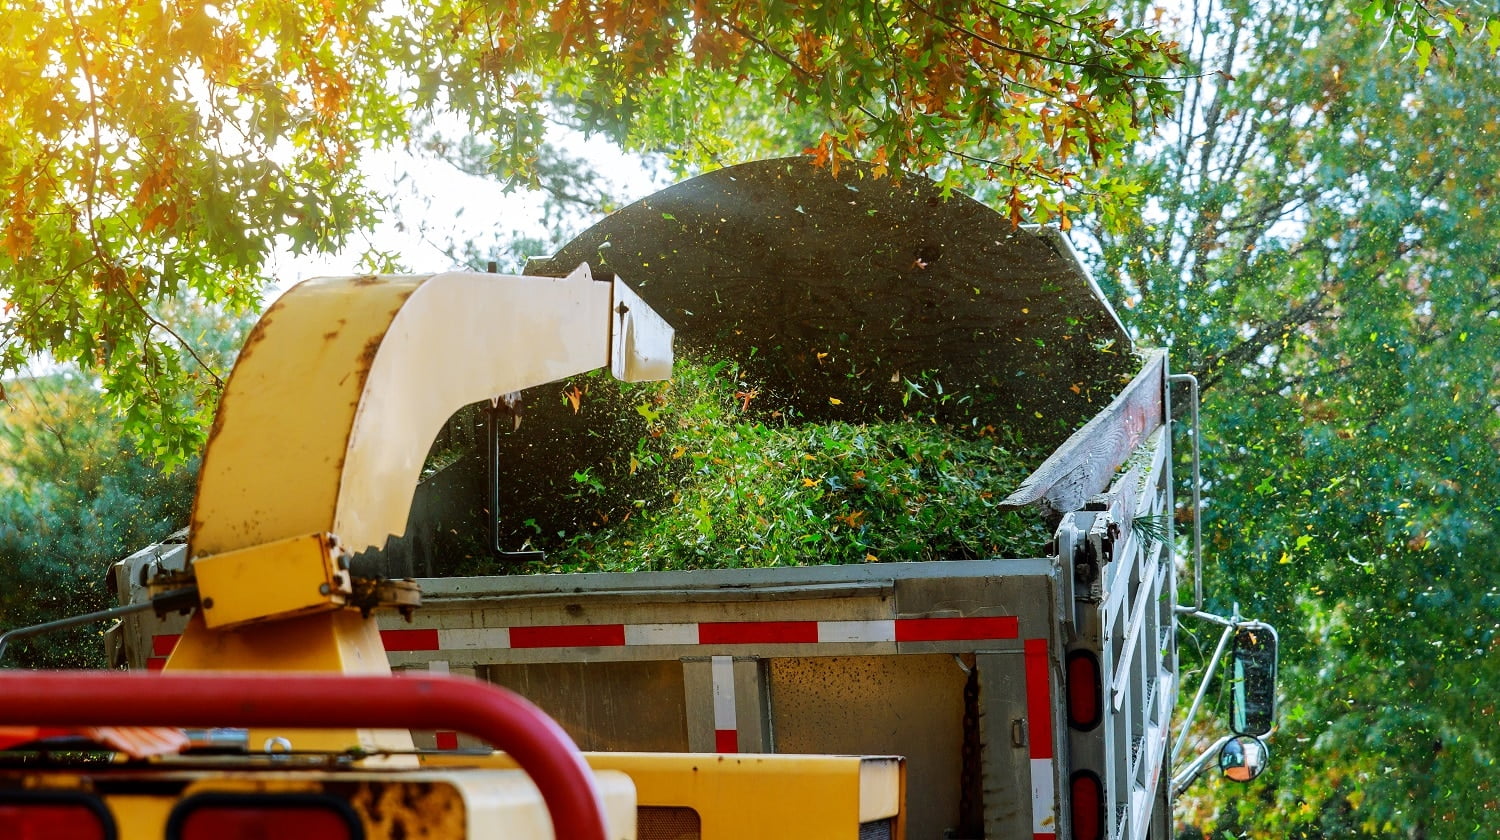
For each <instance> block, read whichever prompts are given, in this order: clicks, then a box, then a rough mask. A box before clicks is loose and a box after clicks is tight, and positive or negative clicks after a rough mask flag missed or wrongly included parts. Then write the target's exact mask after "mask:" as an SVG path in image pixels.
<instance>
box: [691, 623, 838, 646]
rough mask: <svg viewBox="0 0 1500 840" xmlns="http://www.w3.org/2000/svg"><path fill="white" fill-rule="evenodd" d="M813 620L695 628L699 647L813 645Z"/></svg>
mask: <svg viewBox="0 0 1500 840" xmlns="http://www.w3.org/2000/svg"><path fill="white" fill-rule="evenodd" d="M817 642H818V622H816V621H713V622H702V623H700V624H699V625H698V644H700V645H775V644H817Z"/></svg>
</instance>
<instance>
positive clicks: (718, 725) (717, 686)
mask: <svg viewBox="0 0 1500 840" xmlns="http://www.w3.org/2000/svg"><path fill="white" fill-rule="evenodd" d="M710 667H711V668H712V670H713V682H714V750H715V751H716V752H739V751H740V745H739V722H738V719H737V718H736V715H735V709H734V657H731V656H715V657H713V658H712V659H711V660H710Z"/></svg>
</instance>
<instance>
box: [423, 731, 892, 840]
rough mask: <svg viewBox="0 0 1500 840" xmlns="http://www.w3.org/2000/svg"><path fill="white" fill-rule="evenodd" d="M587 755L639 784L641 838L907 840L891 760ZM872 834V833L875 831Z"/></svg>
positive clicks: (431, 760) (464, 762) (450, 759)
mask: <svg viewBox="0 0 1500 840" xmlns="http://www.w3.org/2000/svg"><path fill="white" fill-rule="evenodd" d="M584 757H585V758H586V759H588V762H589V766H590V767H592V768H593V769H594V770H595V771H596V772H610V771H619V772H623V773H625V774H626V775H628V776H629V777H630V778H631V780H632V781H633V782H634V783H635V789H636V804H637V808H638V816H637V824H638V825H639V830H640V834H641V836H642V837H671V838H673V840H755V839H756V838H776V840H859V838H860V837H863V836H880V837H889V838H893V840H900V839H901V838H904V837H905V836H906V818H905V809H904V808H903V807H902V803H903V802H904V801H905V798H906V766H905V762H904V761H903V760H902V759H900V758H897V757H892V756H820V755H753V754H735V755H720V754H705V753H634V752H593V753H584ZM422 763H423V765H424V766H429V767H476V766H478V767H513V766H515V765H514V763H513V762H512V761H511V760H510V758H509V757H507V756H505V755H503V754H495V755H493V756H476V755H472V754H455V753H448V754H442V753H429V754H424V755H423V756H422ZM877 827H878V828H879V829H880V830H879V831H878V832H876V831H872V829H874V828H877ZM862 832H867V833H862Z"/></svg>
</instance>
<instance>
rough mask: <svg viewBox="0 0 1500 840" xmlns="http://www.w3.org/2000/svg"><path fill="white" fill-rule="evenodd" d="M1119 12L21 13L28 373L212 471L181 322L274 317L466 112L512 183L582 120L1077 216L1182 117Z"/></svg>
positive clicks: (254, 5) (4, 25)
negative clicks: (54, 380) (1157, 129)
mask: <svg viewBox="0 0 1500 840" xmlns="http://www.w3.org/2000/svg"><path fill="white" fill-rule="evenodd" d="M1107 8H1108V7H1107V5H1106V4H1103V3H1088V4H1082V5H1073V4H1062V3H1057V4H1049V3H1036V2H1022V3H1017V4H1001V3H993V2H979V0H956V1H955V0H907V2H890V0H862V1H861V2H855V3H824V2H817V1H816V0H800V2H783V1H782V0H751V1H750V2H737V3H725V2H716V0H695V2H691V3H688V2H675V3H674V2H664V0H655V2H647V3H639V2H625V0H551V2H537V1H536V0H523V2H516V3H494V4H480V3H473V2H464V1H463V0H442V2H432V3H411V4H379V3H374V2H369V0H327V2H321V3H291V4H288V3H284V2H279V1H278V0H225V1H224V2H219V3H206V2H202V0H56V2H51V3H44V4H39V3H35V2H33V1H32V0H0V187H3V196H4V198H3V199H0V305H3V311H4V314H3V316H0V375H5V374H8V373H13V372H15V371H17V370H19V369H20V367H21V366H22V365H23V364H24V363H25V362H26V361H27V360H28V358H31V357H34V356H35V355H36V354H50V355H51V356H52V357H53V358H54V359H56V360H59V361H63V362H71V363H76V364H78V365H79V366H81V367H83V368H85V369H89V370H96V371H99V372H100V375H101V376H102V381H103V385H104V393H105V394H106V395H107V398H108V400H109V401H110V403H111V404H112V406H113V407H114V408H115V409H116V410H117V411H119V412H122V413H125V416H126V420H127V424H128V428H129V430H130V431H131V432H133V433H136V434H140V435H143V436H144V437H145V438H146V439H148V440H151V441H154V442H155V444H156V445H157V446H158V447H159V448H160V449H161V450H162V451H163V452H164V453H170V454H174V455H178V456H180V455H182V454H183V453H186V452H190V451H192V450H193V449H194V448H195V447H196V445H197V443H198V442H199V441H200V440H201V438H202V436H203V434H204V429H205V425H206V424H205V423H204V422H203V417H202V415H201V414H195V413H194V411H193V410H192V409H191V408H189V406H193V405H196V406H198V407H199V408H200V409H203V408H207V407H208V406H211V405H212V403H213V402H214V401H215V399H216V395H217V392H218V389H219V387H220V384H221V379H222V375H223V374H222V371H219V370H217V369H214V368H213V367H212V366H211V365H208V364H205V363H201V362H200V361H199V360H197V359H195V358H194V354H195V352H196V351H197V350H198V348H197V346H196V342H195V340H194V338H193V337H192V336H186V335H181V334H179V333H177V332H176V331H175V330H174V328H173V327H172V326H171V324H170V323H168V322H167V321H166V320H165V319H164V318H163V315H162V312H161V310H160V302H161V301H163V300H167V299H173V298H176V297H178V296H180V295H182V294H184V293H186V292H189V291H191V292H192V293H194V294H196V295H197V296H199V297H200V298H201V299H203V300H205V301H207V302H208V303H211V304H214V305H223V306H226V307H228V308H230V309H231V310H235V311H245V310H248V309H252V308H254V307H256V306H257V305H258V303H259V299H260V296H261V294H262V293H263V292H264V290H265V288H266V285H267V279H268V278H267V277H266V276H265V273H266V266H267V259H268V256H269V255H270V254H272V253H273V252H274V251H275V250H276V249H278V248H290V249H292V250H295V251H325V252H333V251H336V250H338V249H340V248H342V247H345V246H346V245H347V244H348V243H349V242H350V238H351V236H353V235H354V234H356V233H357V232H360V231H364V230H368V229H369V228H370V226H371V224H372V222H373V221H374V219H375V218H376V217H377V215H378V214H379V213H380V212H381V207H380V201H379V197H378V196H374V195H372V194H371V193H370V192H369V190H368V189H367V188H366V186H365V184H364V182H363V180H362V176H361V173H360V169H359V163H360V161H361V159H362V157H363V156H364V155H365V154H367V153H368V152H369V151H371V150H372V149H377V148H381V147H386V146H392V145H399V144H419V143H422V142H424V141H431V140H433V137H432V136H431V135H432V129H431V128H430V126H431V124H432V122H431V120H432V118H433V117H434V115H438V114H442V113H445V112H456V113H457V114H459V115H461V116H463V117H464V118H466V119H467V122H468V125H469V127H470V130H471V132H472V133H473V134H474V135H475V136H477V137H479V138H482V140H483V141H484V142H485V143H486V144H488V148H489V149H490V150H491V153H490V156H491V160H490V161H489V164H490V165H489V167H488V168H489V170H490V171H492V172H495V173H497V174H499V175H500V176H501V177H502V178H504V179H505V181H506V183H507V184H510V185H513V186H514V185H525V184H528V183H531V182H532V179H533V178H534V177H535V176H536V175H537V162H538V160H542V159H544V156H543V152H542V150H543V147H544V144H545V139H546V126H547V121H548V120H549V119H552V118H560V119H564V120H567V121H569V122H571V124H573V125H575V126H577V127H579V128H582V129H583V130H585V131H589V132H605V133H607V134H608V135H609V136H610V137H612V138H614V139H615V140H617V141H618V142H619V143H621V144H622V145H624V146H625V147H627V148H629V149H632V150H636V151H641V152H649V153H660V154H664V155H667V156H669V157H670V158H671V159H672V160H674V161H676V163H677V165H678V166H679V167H680V168H682V169H683V170H692V169H696V168H701V167H703V166H708V165H713V164H715V163H725V162H733V161H734V160H736V159H743V158H746V157H754V156H759V155H762V154H765V153H767V152H769V151H772V150H775V151H788V150H790V151H800V150H802V149H804V148H808V149H810V150H812V151H813V152H814V153H815V154H817V155H818V156H819V158H820V159H822V160H824V161H825V162H826V163H827V164H828V165H829V166H831V167H835V168H836V167H838V166H839V164H840V162H841V161H843V160H846V159H848V158H849V157H851V156H856V155H857V156H861V157H866V158H871V159H874V160H876V161H879V162H881V163H882V164H884V165H888V166H890V167H892V168H896V167H907V168H915V169H917V170H934V171H936V172H937V173H938V174H941V175H943V176H944V177H945V178H946V179H947V183H949V184H950V185H951V184H957V183H960V182H961V181H965V180H984V179H990V180H993V181H995V182H996V184H998V188H999V192H1000V193H1001V194H1002V195H1004V196H1006V197H1007V199H1006V200H1008V201H1009V203H1010V205H1011V207H1012V211H1013V213H1014V214H1015V217H1016V218H1017V219H1019V218H1022V217H1023V216H1026V215H1031V216H1035V217H1038V218H1045V217H1050V216H1057V215H1063V216H1064V217H1065V216H1066V214H1067V213H1068V212H1069V211H1070V210H1073V209H1075V206H1083V205H1086V204H1087V203H1088V201H1087V199H1088V198H1089V197H1090V196H1094V195H1097V194H1098V193H1100V192H1109V191H1111V190H1114V189H1116V187H1117V186H1118V185H1117V184H1115V183H1114V182H1113V181H1111V180H1110V179H1109V178H1108V177H1107V176H1105V175H1102V174H1100V173H1101V172H1103V171H1104V170H1101V169H1098V168H1096V166H1095V165H1096V164H1099V163H1101V162H1105V161H1108V160H1109V159H1111V158H1113V157H1114V156H1116V155H1117V154H1118V153H1119V152H1120V151H1121V150H1122V149H1123V148H1124V147H1125V145H1126V144H1127V143H1128V142H1130V141H1131V140H1133V139H1134V138H1135V137H1136V136H1137V135H1138V134H1139V132H1140V131H1141V130H1142V128H1144V127H1148V126H1149V124H1150V123H1151V121H1152V120H1153V119H1154V118H1155V117H1156V116H1158V115H1160V114H1163V113H1166V112H1167V111H1169V110H1170V108H1171V103H1172V99H1171V97H1170V95H1169V92H1168V88H1167V86H1166V82H1165V81H1164V80H1163V78H1162V77H1165V76H1168V75H1170V74H1171V72H1172V69H1173V67H1174V65H1175V64H1176V62H1177V61H1178V57H1177V52H1176V48H1175V46H1174V45H1173V44H1172V43H1170V42H1168V41H1166V40H1164V39H1162V38H1161V37H1159V36H1157V35H1156V34H1154V33H1152V32H1151V30H1150V29H1149V28H1147V27H1144V26H1126V25H1122V24H1121V23H1120V21H1118V20H1116V19H1114V18H1112V17H1111V16H1110V15H1109V14H1108V13H1107V12H1106V9H1107ZM1086 173H1091V174H1086ZM1080 196H1082V199H1080ZM179 349H186V350H187V351H188V353H187V356H186V358H182V357H181V354H180V353H179V352H178V350H179Z"/></svg>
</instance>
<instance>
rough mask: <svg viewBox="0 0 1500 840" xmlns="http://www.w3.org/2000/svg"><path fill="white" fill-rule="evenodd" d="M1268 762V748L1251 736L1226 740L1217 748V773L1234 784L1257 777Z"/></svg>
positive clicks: (1269, 754)
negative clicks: (1234, 782)
mask: <svg viewBox="0 0 1500 840" xmlns="http://www.w3.org/2000/svg"><path fill="white" fill-rule="evenodd" d="M1270 761H1271V750H1270V748H1269V747H1267V746H1266V743H1265V742H1264V741H1262V740H1261V739H1259V738H1256V737H1254V736H1252V735H1236V736H1235V737H1233V738H1228V739H1226V740H1225V741H1224V746H1222V747H1220V748H1219V772H1220V773H1223V774H1224V778H1226V779H1232V780H1234V781H1236V782H1248V781H1250V780H1251V779H1253V778H1255V777H1256V776H1259V775H1260V773H1261V771H1262V770H1264V769H1266V765H1267V764H1269V763H1270Z"/></svg>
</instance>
